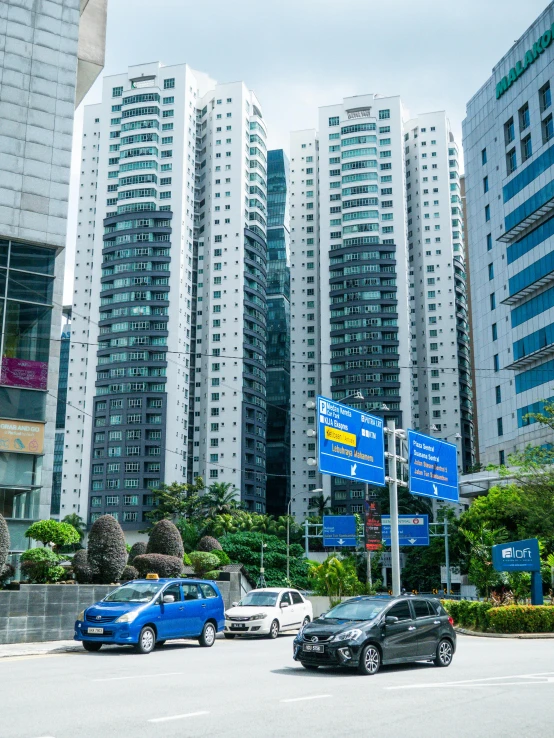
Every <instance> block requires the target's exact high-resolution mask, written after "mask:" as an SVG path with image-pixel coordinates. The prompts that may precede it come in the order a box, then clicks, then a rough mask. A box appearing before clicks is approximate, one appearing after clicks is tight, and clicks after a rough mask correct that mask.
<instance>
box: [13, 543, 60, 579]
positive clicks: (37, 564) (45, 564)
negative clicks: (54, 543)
mask: <svg viewBox="0 0 554 738" xmlns="http://www.w3.org/2000/svg"><path fill="white" fill-rule="evenodd" d="M61 560H63V557H62V556H58V554H55V553H54V552H53V551H50V549H49V548H30V549H28V550H27V551H23V553H22V554H21V570H22V571H23V573H24V574H25V576H26V577H27V578H28V579H29V581H30V582H32V583H33V584H49V583H51V582H57V581H59V580H60V579H61V578H62V577H63V575H64V573H65V569H64V568H63V566H60V565H59V562H60V561H61Z"/></svg>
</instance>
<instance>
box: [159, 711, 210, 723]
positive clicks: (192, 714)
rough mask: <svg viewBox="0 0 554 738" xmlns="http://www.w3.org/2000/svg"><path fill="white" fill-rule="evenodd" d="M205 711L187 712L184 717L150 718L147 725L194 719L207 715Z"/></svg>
mask: <svg viewBox="0 0 554 738" xmlns="http://www.w3.org/2000/svg"><path fill="white" fill-rule="evenodd" d="M209 714H210V713H209V712H207V711H206V710H203V711H201V712H187V713H185V714H184V715H169V716H168V717H161V718H150V720H148V722H149V723H166V722H168V721H169V720H182V719H183V718H189V717H196V716H197V715H209Z"/></svg>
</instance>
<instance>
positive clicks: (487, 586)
mask: <svg viewBox="0 0 554 738" xmlns="http://www.w3.org/2000/svg"><path fill="white" fill-rule="evenodd" d="M460 533H461V534H462V535H463V536H464V537H465V539H466V540H467V542H468V544H469V552H468V565H467V571H468V576H469V581H470V582H471V583H472V584H474V585H475V586H476V587H477V591H478V592H479V594H480V595H481V596H484V597H486V599H488V598H489V594H490V591H491V589H493V588H494V587H497V586H501V585H502V583H503V582H502V577H501V575H500V573H499V572H497V571H496V570H495V569H494V567H493V565H492V547H493V546H494V545H496V544H497V543H503V542H504V541H505V540H506V539H507V533H506V530H505V528H495V529H491V528H486V527H485V526H484V525H482V526H480V527H479V529H478V530H476V531H473V530H466V529H465V528H460Z"/></svg>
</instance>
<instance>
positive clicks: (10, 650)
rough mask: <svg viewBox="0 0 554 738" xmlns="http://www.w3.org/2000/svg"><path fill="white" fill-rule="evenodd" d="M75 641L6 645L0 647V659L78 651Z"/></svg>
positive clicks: (79, 647)
mask: <svg viewBox="0 0 554 738" xmlns="http://www.w3.org/2000/svg"><path fill="white" fill-rule="evenodd" d="M81 649H82V646H81V645H80V644H79V643H77V642H76V641H44V642H42V643H7V644H3V645H0V659H3V658H7V657H13V656H40V655H42V654H47V653H64V652H67V651H79V650H81Z"/></svg>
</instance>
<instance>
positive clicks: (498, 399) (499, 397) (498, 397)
mask: <svg viewBox="0 0 554 738" xmlns="http://www.w3.org/2000/svg"><path fill="white" fill-rule="evenodd" d="M494 394H495V396H496V404H497V405H499V404H500V403H501V402H502V390H501V389H500V385H499V384H498V385H496V387H495V388H494Z"/></svg>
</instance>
